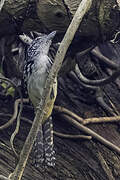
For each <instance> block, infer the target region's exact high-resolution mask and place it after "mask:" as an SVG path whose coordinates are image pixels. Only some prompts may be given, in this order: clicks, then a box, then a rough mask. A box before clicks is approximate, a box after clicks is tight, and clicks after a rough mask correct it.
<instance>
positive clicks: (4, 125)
mask: <svg viewBox="0 0 120 180" xmlns="http://www.w3.org/2000/svg"><path fill="white" fill-rule="evenodd" d="M23 101H24V102H28V101H27V99H23ZM20 103H21V99H16V101H15V102H14V112H13V115H12V117H11V118H10V120H9V121H8V122H7V123H5V124H3V125H2V126H0V130H3V129H6V128H8V127H9V126H11V125H12V124H13V123H14V121H15V120H16V117H17V114H18V105H19V104H20ZM0 115H2V116H3V115H4V116H11V115H8V114H3V113H0Z"/></svg>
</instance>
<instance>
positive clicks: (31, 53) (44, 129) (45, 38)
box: [19, 31, 57, 167]
mask: <svg viewBox="0 0 120 180" xmlns="http://www.w3.org/2000/svg"><path fill="white" fill-rule="evenodd" d="M55 34H56V31H53V32H51V33H50V34H48V35H47V34H41V35H39V37H36V38H35V39H32V38H30V37H29V36H28V35H26V34H22V35H19V38H20V39H21V40H22V41H23V42H24V43H25V44H26V50H25V60H24V72H23V79H24V84H25V86H26V88H27V92H28V96H29V99H30V100H31V102H32V104H33V106H34V109H35V112H36V111H37V107H38V106H39V103H40V101H41V98H42V96H43V92H44V87H45V83H46V80H47V77H48V75H49V72H50V69H51V67H52V65H53V62H54V59H52V58H50V57H49V56H48V52H49V49H50V46H51V44H52V40H53V38H54V36H55ZM56 96H57V78H55V79H54V83H53V86H52V88H51V89H50V92H49V101H48V103H47V106H46V109H45V112H46V114H45V116H44V118H43V122H42V124H40V125H39V131H38V133H37V136H36V139H35V142H34V145H33V149H34V165H35V166H36V167H39V166H40V165H41V164H42V163H44V164H46V165H47V166H51V167H54V166H55V151H54V147H53V146H54V145H53V124H52V116H51V114H52V110H53V106H54V102H55V99H56Z"/></svg>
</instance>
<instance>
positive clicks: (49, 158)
mask: <svg viewBox="0 0 120 180" xmlns="http://www.w3.org/2000/svg"><path fill="white" fill-rule="evenodd" d="M43 139H44V151H45V152H44V153H45V154H44V155H45V164H47V165H48V166H52V167H53V166H55V151H54V148H53V124H52V117H49V118H48V119H47V121H45V123H44V124H43Z"/></svg>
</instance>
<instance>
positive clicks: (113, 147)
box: [62, 115, 120, 154]
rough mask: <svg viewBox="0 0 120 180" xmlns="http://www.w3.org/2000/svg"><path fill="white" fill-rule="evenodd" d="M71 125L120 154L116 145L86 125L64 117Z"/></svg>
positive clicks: (119, 149)
mask: <svg viewBox="0 0 120 180" xmlns="http://www.w3.org/2000/svg"><path fill="white" fill-rule="evenodd" d="M62 116H63V117H64V118H65V119H66V120H67V121H68V122H69V123H71V124H72V125H73V126H75V127H77V128H78V129H80V130H81V131H83V132H84V133H86V134H89V135H90V136H92V137H93V138H95V139H96V140H98V141H99V142H100V143H102V144H104V145H105V146H107V147H108V148H110V149H111V150H114V151H115V152H117V153H118V154H120V148H119V147H118V146H116V145H114V144H113V143H111V142H110V141H108V140H106V139H105V138H103V137H102V136H100V135H99V134H97V133H95V132H94V131H92V130H91V129H89V128H87V127H85V126H84V125H82V124H80V123H79V122H77V121H75V120H74V119H72V118H71V117H69V116H68V115H62Z"/></svg>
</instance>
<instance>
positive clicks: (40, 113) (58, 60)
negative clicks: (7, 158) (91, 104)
mask: <svg viewBox="0 0 120 180" xmlns="http://www.w3.org/2000/svg"><path fill="white" fill-rule="evenodd" d="M91 4H92V0H82V1H81V3H80V6H79V7H78V10H77V11H76V13H75V16H74V18H73V20H72V22H71V24H70V26H69V28H68V30H67V32H66V34H65V36H64V38H63V40H62V42H61V44H60V46H59V49H58V51H57V54H56V57H55V62H54V64H53V66H52V69H51V71H50V73H49V76H48V78H47V81H46V84H45V88H44V92H43V98H42V99H41V101H40V104H39V109H38V110H37V112H36V116H35V118H34V121H33V125H32V128H31V130H30V132H29V135H28V137H27V139H26V141H25V144H24V146H23V149H22V151H21V154H20V159H19V163H18V165H17V167H16V169H15V171H14V173H13V175H12V176H11V180H21V177H22V175H23V171H24V169H25V166H26V163H27V160H28V157H29V154H30V152H31V149H32V146H33V143H34V140H35V137H36V135H37V133H38V130H39V126H40V124H42V120H43V118H44V115H45V112H44V109H45V107H46V105H47V102H48V99H49V91H50V89H51V88H52V86H53V83H54V79H55V77H57V74H58V72H59V70H60V68H61V65H62V62H63V59H64V57H65V54H66V52H67V49H68V47H69V45H70V43H71V42H72V40H73V37H74V35H75V32H76V30H77V28H78V27H79V25H80V22H81V21H82V18H83V16H84V15H85V13H86V12H87V11H88V10H89V8H90V7H91Z"/></svg>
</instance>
